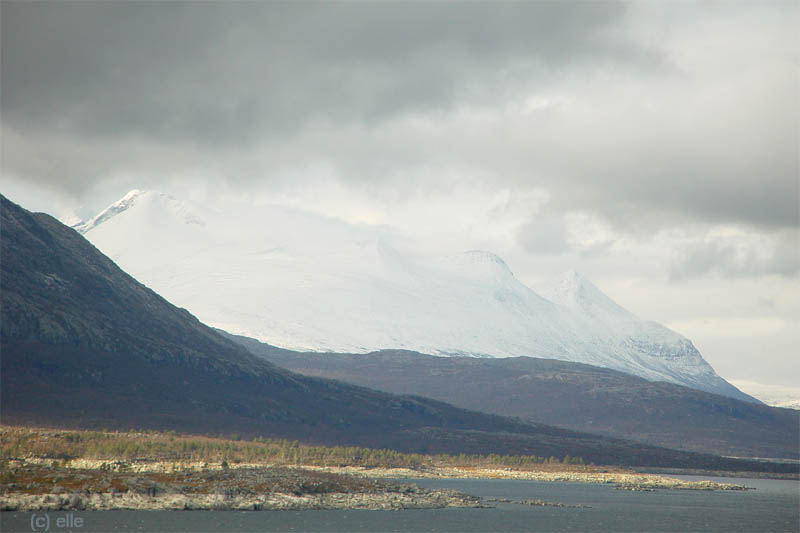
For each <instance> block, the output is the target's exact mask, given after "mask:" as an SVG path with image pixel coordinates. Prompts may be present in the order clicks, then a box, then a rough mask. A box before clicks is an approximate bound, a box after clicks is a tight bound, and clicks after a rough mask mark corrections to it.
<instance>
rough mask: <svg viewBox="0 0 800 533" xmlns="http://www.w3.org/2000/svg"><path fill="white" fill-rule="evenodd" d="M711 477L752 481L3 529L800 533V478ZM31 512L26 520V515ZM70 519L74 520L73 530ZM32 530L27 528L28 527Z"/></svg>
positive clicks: (13, 516) (503, 493) (528, 488)
mask: <svg viewBox="0 0 800 533" xmlns="http://www.w3.org/2000/svg"><path fill="white" fill-rule="evenodd" d="M679 477H681V478H682V479H714V480H717V481H721V482H728V483H736V484H743V485H746V486H748V487H754V488H755V489H756V490H748V491H715V492H711V491H688V490H680V491H679V490H659V491H656V492H630V491H622V490H616V489H615V488H614V487H612V486H608V485H592V484H581V483H551V482H539V481H520V480H485V479H412V480H402V481H408V482H414V483H417V484H419V485H421V486H425V487H431V488H452V489H457V490H461V491H463V492H467V493H469V494H474V495H477V496H482V497H484V498H511V499H516V500H521V499H526V498H529V499H541V500H545V501H550V502H561V503H565V504H574V505H578V504H580V505H589V506H591V508H565V507H538V506H528V505H519V504H510V503H497V504H496V505H497V507H496V508H494V509H433V510H419V511H266V512H264V511H262V512H258V511H256V512H238V511H231V512H219V511H95V512H74V513H73V514H72V515H71V518H70V516H68V514H67V513H66V512H50V513H39V514H37V516H36V517H33V516H32V513H2V516H0V529H2V531H4V532H6V531H32V530H41V531H43V530H44V529H43V527H38V528H37V526H42V524H43V521H41V520H40V521H39V522H38V524H37V523H36V521H35V519H36V518H39V519H41V518H42V517H43V516H44V515H45V514H47V515H49V516H48V518H49V519H50V529H49V531H51V532H57V531H68V530H70V529H69V528H67V527H61V528H59V527H56V519H58V518H63V519H64V520H63V521H62V522H61V523H62V524H64V523H65V522H69V520H70V519H71V520H72V521H71V524H72V526H73V527H72V528H71V531H75V532H83V531H86V532H90V531H176V532H177V531H181V532H183V531H187V532H188V531H198V532H200V531H203V532H205V531H337V532H338V531H420V532H423V531H424V532H433V531H470V532H480V531H496V532H506V531H508V532H511V531H611V530H613V531H790V532H793V533H796V532H798V531H800V483H798V482H797V481H778V480H763V479H739V478H708V477H694V476H679ZM32 517H33V518H34V521H32V520H31V519H32ZM75 518H81V519H82V523H81V524H80V527H75V523H76V520H75ZM32 526H33V527H32Z"/></svg>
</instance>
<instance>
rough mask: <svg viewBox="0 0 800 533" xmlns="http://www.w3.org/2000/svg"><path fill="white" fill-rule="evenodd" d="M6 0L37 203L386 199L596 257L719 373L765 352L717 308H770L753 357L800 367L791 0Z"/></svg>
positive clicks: (16, 164) (393, 205)
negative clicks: (715, 304) (734, 336)
mask: <svg viewBox="0 0 800 533" xmlns="http://www.w3.org/2000/svg"><path fill="white" fill-rule="evenodd" d="M0 9H1V10H2V13H1V14H2V17H0V19H1V20H2V33H1V34H0V36H1V38H2V46H1V47H0V52H1V53H2V72H1V78H0V81H1V82H2V91H1V92H0V112H1V113H2V124H1V126H0V128H1V130H2V145H1V146H0V149H1V153H0V155H1V156H2V168H1V169H0V170H2V172H1V173H0V185H1V186H2V189H3V192H4V193H6V194H8V195H9V196H10V197H11V199H12V200H15V201H19V202H21V203H22V204H23V205H24V206H26V207H29V208H32V209H41V210H46V211H49V212H52V213H54V214H57V215H62V214H64V213H65V212H66V211H69V210H74V209H79V212H80V213H81V214H82V215H84V216H86V215H89V214H92V213H93V212H96V211H97V210H99V209H100V208H102V207H104V206H105V205H106V204H108V203H109V202H111V201H113V200H116V199H118V198H119V197H121V196H122V195H123V194H124V193H125V192H126V191H127V190H128V189H131V188H135V187H136V188H158V189H163V190H168V191H171V192H174V193H177V194H179V195H193V196H196V197H197V196H199V197H203V196H206V197H208V198H213V199H215V200H216V201H223V200H224V199H225V198H231V199H237V200H241V199H244V198H246V199H248V200H249V201H255V202H267V201H268V202H277V203H282V204H286V205H293V206H297V207H301V208H304V209H308V210H313V211H317V212H322V213H325V214H328V215H330V216H335V217H339V218H343V219H346V220H349V221H352V222H367V223H380V224H389V225H392V226H395V227H397V228H400V229H401V230H402V231H405V232H407V233H408V234H410V235H413V236H415V237H418V238H419V239H420V242H423V243H424V246H428V247H430V248H431V249H442V248H458V247H463V248H464V249H470V248H486V249H490V250H493V251H495V252H497V253H499V254H501V255H503V256H504V257H505V258H506V260H507V262H508V263H509V264H510V265H511V267H512V269H513V270H514V272H515V273H516V274H517V275H518V276H519V277H520V278H521V279H523V280H524V281H528V282H530V283H533V282H535V281H537V280H540V279H541V278H544V277H547V276H549V275H551V274H553V273H555V272H556V271H558V270H562V269H566V268H576V269H579V270H584V271H586V274H587V275H588V276H589V277H590V278H592V279H595V280H596V281H597V282H598V283H599V284H600V285H601V286H602V287H603V288H604V289H606V290H607V291H608V292H609V293H611V295H612V296H613V297H615V298H616V299H618V300H619V301H620V303H622V304H623V305H627V306H628V307H630V308H631V309H632V310H634V311H635V312H637V313H638V314H640V315H642V316H645V317H647V318H652V319H655V320H660V321H662V322H665V323H668V324H673V325H676V324H677V325H682V326H683V327H685V328H687V330H684V331H681V330H680V329H678V331H681V332H682V333H685V334H690V335H691V336H692V338H693V340H695V342H697V343H698V345H699V346H700V347H701V350H702V349H703V344H704V343H706V345H707V346H712V348H711V349H710V351H709V350H706V351H704V355H705V356H706V357H707V358H708V359H709V360H710V361H711V363H712V364H713V365H714V366H715V367H716V368H717V370H718V371H720V372H721V373H722V374H723V375H724V376H725V377H744V378H750V377H752V375H751V374H750V371H751V368H752V367H751V366H748V365H752V364H753V361H754V359H753V357H755V354H752V353H750V352H747V353H746V352H745V348H740V349H738V351H737V347H736V346H741V345H742V343H738V344H736V345H734V346H732V345H730V344H724V343H723V342H722V341H721V340H720V339H723V338H724V337H725V333H724V328H723V327H720V326H719V325H720V324H722V323H725V321H726V320H736V321H738V322H735V323H736V324H737V330H738V331H747V328H746V326H744V325H743V324H746V323H747V321H748V320H749V321H750V323H751V324H752V331H753V335H754V337H753V338H757V337H759V335H760V336H761V337H764V335H763V332H764V331H765V330H764V329H763V327H761V326H759V324H762V325H763V324H764V323H766V322H765V320H766V321H767V322H768V323H777V322H774V321H776V320H777V321H780V324H783V325H784V326H786V327H785V328H784V329H780V328H778V329H776V330H774V331H773V330H771V331H773V333H774V334H775V335H779V337H780V339H781V340H780V342H778V341H775V342H774V343H773V344H774V345H775V346H776V348H775V349H774V350H772V351H771V352H770V355H768V356H767V357H771V358H772V359H771V360H770V361H771V362H770V364H771V365H772V366H771V368H772V369H773V370H774V375H773V372H772V371H770V373H769V376H771V377H767V373H766V371H765V373H764V377H763V379H765V380H766V379H780V378H781V377H782V376H787V375H788V376H789V378H791V379H794V380H796V379H800V376H798V374H797V371H796V370H795V369H794V367H795V366H796V355H797V354H796V346H797V345H798V343H800V339H798V335H797V334H793V333H791V330H792V328H793V325H794V324H796V323H797V320H798V309H797V306H796V305H794V304H792V303H791V300H789V301H786V300H783V299H781V298H779V297H778V296H779V295H780V294H785V293H789V294H793V295H794V296H795V297H796V298H795V299H797V300H800V294H798V271H799V270H800V259H799V258H798V253H799V250H800V244H799V241H798V239H800V237H798V236H799V235H800V220H799V219H798V204H799V203H800V200H798V175H800V169H799V168H798V164H799V161H800V157H799V156H798V145H799V143H800V141H799V139H800V136H799V135H798V124H799V123H800V120H798V117H800V105H799V104H798V94H800V81H799V77H798V67H799V66H800V60H799V59H800V58H799V57H798V55H799V54H800V46H799V43H798V38H797V32H796V30H797V28H798V27H800V15H799V14H800V8H798V5H797V4H796V3H794V2H776V3H733V2H723V3H708V4H706V3H688V2H687V3H664V4H660V3H651V2H636V3H617V2H575V3H571V2H524V3H502V4H500V3H463V4H462V3H458V4H456V3H443V2H437V3H430V4H425V3H361V2H358V3H349V2H348V3H277V2H264V3H250V2H241V3H230V2H226V3H222V2H219V3H211V2H203V3H201V2H186V3H180V2H172V3H153V2H85V3H84V2H58V3H51V2H10V1H4V2H2V4H0ZM696 283H699V284H701V285H696ZM710 285H714V286H715V287H718V288H719V290H718V292H716V293H715V294H716V295H717V297H719V298H722V300H723V301H727V302H728V305H727V306H726V305H722V306H721V307H720V308H719V309H711V308H709V307H708V306H707V305H706V304H705V302H703V301H701V298H700V297H699V296H698V297H697V298H695V296H693V295H700V294H701V293H703V290H700V287H701V286H702V287H708V286H710ZM689 288H691V289H692V290H691V291H689ZM643 294H648V295H650V297H651V298H650V299H648V298H645V297H643V296H642V295H643ZM726 295H727V296H726ZM706 296H707V295H706ZM652 298H655V299H656V300H655V301H653V300H652ZM733 299H741V300H743V301H744V303H742V304H741V306H739V304H737V305H733V304H732V303H731V301H732V300H733ZM765 299H766V300H769V301H771V302H773V305H772V306H771V307H770V306H763V305H761V304H759V303H758V302H760V301H763V300H765ZM686 307H691V313H690V315H691V316H688V315H686V313H687V310H686ZM733 308H736V309H737V311H736V312H735V313H736V316H733V315H732V314H731V313H734V312H733V311H732V309H733ZM726 309H727V310H726ZM743 321H744V322H743ZM769 321H772V322H769ZM703 324H705V326H703ZM710 324H713V325H714V326H713V327H712V326H711V325H710ZM787 325H788V326H787ZM782 327H783V326H782ZM742 328H744V330H742ZM759 328H761V329H759ZM689 330H690V331H689ZM775 332H778V333H775ZM698 334H699V335H700V336H699V337H698ZM706 334H707V335H708V337H704V335H706ZM792 335H794V336H792ZM761 337H759V338H761ZM774 338H775V339H777V338H778V337H774ZM718 341H719V342H718ZM715 343H716V344H715ZM714 346H718V348H714ZM731 349H733V351H734V352H735V353H732V352H731ZM746 349H747V350H750V351H752V347H748V348H746ZM763 357H764V356H763V354H761V360H762V361H763V360H764V359H763ZM726 365H730V366H726ZM737 373H738V375H731V374H737ZM776 376H777V377H776ZM789 378H787V379H789Z"/></svg>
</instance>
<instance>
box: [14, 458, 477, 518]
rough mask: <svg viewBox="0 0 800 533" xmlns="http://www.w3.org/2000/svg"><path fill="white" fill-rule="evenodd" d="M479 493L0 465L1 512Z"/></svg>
mask: <svg viewBox="0 0 800 533" xmlns="http://www.w3.org/2000/svg"><path fill="white" fill-rule="evenodd" d="M485 506H486V504H484V503H483V502H482V500H481V499H480V498H477V497H475V496H470V495H467V494H463V493H460V492H457V491H453V490H444V489H426V488H422V487H419V486H417V485H414V484H408V483H393V482H390V481H387V480H372V479H366V478H355V477H352V476H345V475H341V474H333V473H326V472H311V471H307V470H303V469H297V468H285V467H260V468H217V469H211V468H207V469H202V470H192V469H187V470H176V471H173V472H164V471H149V472H144V471H141V470H139V471H126V470H125V469H122V470H112V469H109V468H95V469H86V468H75V467H67V466H63V465H57V466H53V465H51V466H46V465H35V464H16V465H8V466H6V467H4V468H3V483H2V492H1V493H0V510H2V511H79V510H80V511H88V510H91V511H102V510H122V509H125V510H217V511H220V510H241V511H245V510H253V511H257V510H310V509H371V510H394V509H433V508H443V507H485Z"/></svg>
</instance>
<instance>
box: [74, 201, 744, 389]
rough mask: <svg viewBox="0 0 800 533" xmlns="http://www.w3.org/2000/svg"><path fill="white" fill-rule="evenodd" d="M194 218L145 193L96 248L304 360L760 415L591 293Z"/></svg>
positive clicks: (345, 230) (256, 221) (298, 220)
mask: <svg viewBox="0 0 800 533" xmlns="http://www.w3.org/2000/svg"><path fill="white" fill-rule="evenodd" d="M182 206H184V204H183V203H182V202H180V201H179V200H174V201H172V200H166V199H165V195H162V194H160V193H155V192H153V191H149V192H145V193H141V194H140V195H137V200H136V202H135V203H134V204H133V205H131V206H130V207H129V208H127V209H125V210H120V211H118V212H116V213H115V215H114V216H112V217H109V218H106V219H105V220H103V221H102V222H101V223H99V224H97V225H95V226H94V227H92V228H91V229H88V230H87V231H86V233H85V236H86V237H87V238H88V239H89V240H91V241H92V242H93V243H94V244H95V245H96V246H98V248H100V249H101V250H103V251H104V252H105V253H107V254H108V255H109V256H110V257H112V258H114V259H115V260H116V261H117V262H119V263H120V264H121V265H122V266H123V267H124V268H125V269H126V270H129V271H131V272H132V273H134V274H135V275H136V276H137V277H138V278H140V279H142V280H143V281H145V282H146V283H147V284H148V285H150V286H152V287H154V288H155V289H157V290H158V292H159V293H162V294H164V295H166V296H167V297H168V298H169V299H170V300H172V301H175V302H177V303H179V304H180V305H181V306H183V307H186V308H188V309H191V310H192V312H193V313H195V314H197V316H199V317H200V318H201V319H202V320H203V321H204V322H206V323H209V324H211V325H212V326H215V327H219V328H221V329H223V330H225V331H229V332H231V333H235V334H239V335H245V336H248V337H253V338H257V339H259V340H262V341H264V342H268V343H270V344H273V345H277V346H282V347H284V348H287V349H293V350H297V351H317V352H345V353H348V352H350V353H367V352H370V351H375V350H380V349H409V350H414V351H418V352H421V353H430V354H433V355H453V354H456V355H471V356H479V357H487V356H488V357H515V356H531V357H544V358H555V359H561V360H567V361H575V362H582V363H587V364H594V365H599V366H604V367H607V368H614V369H616V370H620V371H623V372H627V373H630V374H634V375H639V376H641V377H644V378H646V379H650V380H654V381H660V380H661V381H670V382H673V383H678V384H683V385H687V386H690V387H694V388H698V389H700V390H706V391H708V392H714V393H719V394H725V395H728V396H732V397H736V398H739V399H744V400H747V401H752V402H757V400H755V399H754V398H752V397H750V396H748V395H746V394H744V393H742V392H741V391H739V390H738V389H736V388H735V387H734V386H732V385H731V384H729V383H727V382H726V381H725V380H724V379H722V378H721V377H719V376H718V375H717V374H716V373H715V372H714V370H713V369H712V368H711V366H710V365H708V363H707V362H706V361H705V360H704V359H703V358H702V355H701V354H700V353H699V351H698V350H697V349H696V348H695V347H694V345H693V344H692V343H691V341H689V340H688V339H686V338H684V337H682V336H681V335H679V334H677V333H675V332H673V331H671V330H669V329H668V328H666V327H664V326H661V325H659V324H656V323H654V322H648V321H644V320H640V319H638V318H637V317H635V316H634V315H633V314H631V313H629V312H627V311H625V310H624V309H622V308H621V307H620V306H618V305H617V304H616V303H615V302H613V300H611V299H610V298H608V297H607V296H606V295H604V294H603V293H602V291H600V290H599V289H597V288H596V287H595V286H594V285H593V284H591V282H589V281H588V280H585V279H584V280H583V281H582V282H580V283H579V284H578V285H579V286H578V287H577V290H576V291H573V292H575V295H576V297H579V299H578V300H577V302H578V304H579V305H565V304H564V303H558V302H553V301H551V300H549V299H546V298H544V297H543V296H541V295H540V294H539V293H537V292H535V291H534V290H533V289H531V288H529V287H527V286H525V285H524V284H523V283H522V282H520V281H519V280H518V279H517V278H516V277H515V276H514V275H513V272H512V271H511V269H509V268H508V265H506V264H505V262H504V261H503V260H502V259H500V258H499V257H498V256H496V255H495V254H492V253H491V252H485V251H470V252H466V253H463V254H458V255H456V256H449V257H448V256H444V257H423V256H418V255H413V254H410V253H407V252H404V251H401V248H402V247H397V246H395V243H394V242H393V241H394V239H393V236H392V235H390V234H388V233H387V232H386V231H384V230H383V229H381V228H373V227H367V226H352V225H349V224H347V223H345V222H343V221H334V220H333V219H331V220H328V219H325V218H324V217H321V216H319V215H308V214H306V213H303V212H301V211H297V210H290V209H287V208H278V207H275V206H261V207H258V208H247V209H245V208H243V209H238V210H234V211H227V212H224V213H219V212H216V211H215V210H214V209H210V208H207V207H203V206H197V205H195V204H193V205H192V206H191V208H185V207H182ZM192 220H203V221H204V225H202V226H201V225H199V224H193V223H192ZM256 228H257V229H256ZM265 251H267V252H268V253H265ZM579 281H580V280H579ZM308 302H314V305H313V306H309V305H308Z"/></svg>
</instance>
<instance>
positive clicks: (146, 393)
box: [0, 197, 777, 469]
mask: <svg viewBox="0 0 800 533" xmlns="http://www.w3.org/2000/svg"><path fill="white" fill-rule="evenodd" d="M0 215H2V225H1V226H0V243H1V244H2V249H1V255H0V295H1V296H2V314H1V315H0V318H1V319H2V328H1V332H2V337H1V338H0V350H1V351H2V357H1V358H0V359H1V361H2V369H0V370H1V371H2V376H1V377H2V382H1V383H0V385H2V391H1V394H2V395H1V396H0V405H1V406H2V417H3V422H4V423H39V424H52V425H60V426H80V427H109V428H129V427H131V426H133V427H146V428H156V429H166V428H170V429H176V430H180V431H185V432H194V433H217V434H219V433H233V432H235V433H239V434H242V435H244V436H255V435H264V436H280V437H285V438H297V439H302V440H305V441H309V442H319V443H328V444H341V443H347V444H356V445H364V446H373V447H389V448H395V449H398V450H402V451H420V452H428V451H430V452H449V453H458V452H465V453H500V454H536V455H542V456H550V455H556V456H563V455H565V454H569V455H572V456H580V457H583V458H584V459H586V460H589V461H594V462H596V463H619V464H630V465H645V464H646V465H654V466H657V465H664V466H667V465H670V466H687V467H716V468H726V469H743V468H755V469H760V468H763V467H762V466H760V465H757V464H754V463H743V462H739V461H732V460H727V459H723V458H718V457H712V456H702V455H698V454H691V453H685V452H677V451H673V450H668V449H663V448H655V447H651V446H645V445H639V444H634V443H631V442H627V441H620V440H613V439H607V438H600V437H595V436H592V435H587V434H582V433H577V432H574V431H570V430H564V429H559V428H554V427H549V426H543V425H536V424H527V423H523V422H520V421H515V420H513V419H508V418H503V417H499V416H493V415H486V414H482V413H476V412H471V411H466V410H463V409H459V408H455V407H452V406H450V405H448V404H444V403H441V402H438V401H434V400H428V399H423V398H416V397H404V396H394V395H390V394H387V393H382V392H377V391H373V390H369V389H364V388H361V387H357V386H354V385H347V384H344V383H339V382H335V381H330V380H325V379H319V378H309V377H303V376H300V375H297V374H293V373H291V372H288V371H286V370H282V369H279V368H277V367H275V366H274V365H272V364H270V363H268V362H266V361H263V360H261V359H259V358H256V357H255V356H253V355H252V354H250V353H249V352H248V351H247V350H245V349H244V348H242V347H239V346H237V345H235V344H234V343H232V342H231V341H229V340H227V339H225V338H223V337H221V336H220V335H218V334H217V333H216V332H214V331H213V330H211V329H210V328H208V327H206V326H204V325H203V324H201V323H200V322H198V321H197V320H196V319H195V318H194V317H192V316H191V315H190V314H189V313H188V312H186V311H185V310H181V309H177V308H175V307H173V306H172V305H170V304H169V303H168V302H166V301H165V300H164V299H162V298H161V297H159V296H158V295H157V294H155V293H153V292H152V291H150V290H149V289H147V288H146V287H144V286H142V285H141V284H139V283H138V282H136V280H134V279H133V278H131V277H130V276H128V275H127V274H125V273H124V272H122V271H121V270H120V269H119V268H117V267H116V265H114V263H113V262H112V261H110V260H109V259H108V258H106V257H104V256H103V255H102V254H101V253H100V252H98V251H97V250H96V249H95V248H94V247H93V246H92V245H91V244H89V243H88V242H87V241H86V240H85V239H84V238H83V237H82V236H80V235H79V234H78V233H77V232H75V231H74V230H71V229H69V228H67V227H65V226H63V225H62V224H60V223H59V222H57V221H56V220H55V219H53V218H52V217H50V216H48V215H44V214H32V213H29V212H28V211H25V210H24V209H22V208H20V207H19V206H17V205H15V204H13V203H11V202H9V201H8V200H6V199H5V198H3V197H0ZM776 468H777V467H776Z"/></svg>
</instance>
